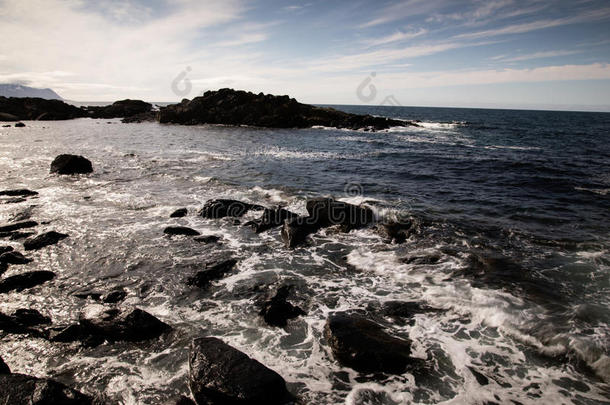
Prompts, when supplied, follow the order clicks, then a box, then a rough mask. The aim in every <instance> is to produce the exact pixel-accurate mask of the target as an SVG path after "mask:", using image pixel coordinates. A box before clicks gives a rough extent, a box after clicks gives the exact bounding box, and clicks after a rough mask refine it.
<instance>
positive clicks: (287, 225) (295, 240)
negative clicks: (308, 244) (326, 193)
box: [281, 217, 322, 248]
mask: <svg viewBox="0 0 610 405" xmlns="http://www.w3.org/2000/svg"><path fill="white" fill-rule="evenodd" d="M321 228H322V226H320V224H318V223H316V222H315V219H314V218H310V217H296V218H292V219H288V220H286V221H285V222H284V225H283V226H282V231H281V237H282V240H283V241H284V244H285V245H286V247H288V248H293V247H296V246H298V245H300V244H302V243H305V241H306V240H307V236H308V235H310V234H312V233H316V232H318V231H319V230H320V229H321Z"/></svg>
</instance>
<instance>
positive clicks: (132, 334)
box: [79, 306, 171, 342]
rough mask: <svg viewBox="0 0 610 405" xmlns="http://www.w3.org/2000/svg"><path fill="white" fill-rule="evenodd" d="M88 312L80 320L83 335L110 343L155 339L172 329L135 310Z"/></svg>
mask: <svg viewBox="0 0 610 405" xmlns="http://www.w3.org/2000/svg"><path fill="white" fill-rule="evenodd" d="M96 307H101V306H96ZM96 309H98V310H97V311H95V310H94V311H91V310H90V309H89V310H88V311H86V312H85V313H84V314H83V315H82V316H81V318H80V320H79V324H80V326H81V328H82V329H81V331H80V332H81V334H82V333H85V334H87V335H92V336H98V337H100V338H103V339H105V340H108V341H129V342H138V341H142V340H148V339H153V338H157V337H159V336H161V335H162V334H164V333H165V332H168V331H169V330H170V329H171V328H170V326H169V325H167V324H166V323H164V322H162V321H160V320H159V319H157V318H155V317H154V316H152V315H151V314H149V313H148V312H146V311H143V310H141V309H139V308H135V309H133V310H131V311H129V310H127V309H118V308H112V309H105V308H103V307H101V308H96Z"/></svg>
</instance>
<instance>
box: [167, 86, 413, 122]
mask: <svg viewBox="0 0 610 405" xmlns="http://www.w3.org/2000/svg"><path fill="white" fill-rule="evenodd" d="M158 117H159V122H161V123H175V124H186V125H193V124H224V125H249V126H257V127H271V128H309V127H312V126H326V127H329V126H331V127H338V128H355V129H360V128H371V129H387V128H389V127H391V126H401V127H403V126H409V125H417V124H414V123H412V122H407V121H400V120H392V119H388V118H383V117H373V116H371V115H356V114H349V113H345V112H342V111H338V110H335V109H333V108H328V107H315V106H312V105H307V104H301V103H299V102H297V101H296V100H295V99H294V98H290V97H288V96H274V95H271V94H263V93H259V94H254V93H250V92H245V91H240V90H233V89H220V90H217V91H206V92H205V93H204V94H203V96H201V97H195V98H194V99H193V100H187V99H184V100H182V102H181V103H179V104H174V105H169V106H167V107H162V108H161V110H160V111H159V115H158Z"/></svg>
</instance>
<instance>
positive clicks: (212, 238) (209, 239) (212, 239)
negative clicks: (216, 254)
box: [193, 235, 220, 244]
mask: <svg viewBox="0 0 610 405" xmlns="http://www.w3.org/2000/svg"><path fill="white" fill-rule="evenodd" d="M193 240H194V241H195V242H199V243H206V244H207V243H216V242H218V241H220V236H216V235H202V236H196V237H194V238H193Z"/></svg>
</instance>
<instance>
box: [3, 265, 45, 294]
mask: <svg viewBox="0 0 610 405" xmlns="http://www.w3.org/2000/svg"><path fill="white" fill-rule="evenodd" d="M54 278H55V273H53V272H52V271H44V270H40V271H30V272H27V273H22V274H15V275H14V276H10V277H7V278H5V279H3V280H1V281H0V294H2V293H7V292H10V291H22V290H25V289H27V288H32V287H36V286H38V285H40V284H44V283H46V282H47V281H50V280H53V279H54Z"/></svg>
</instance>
